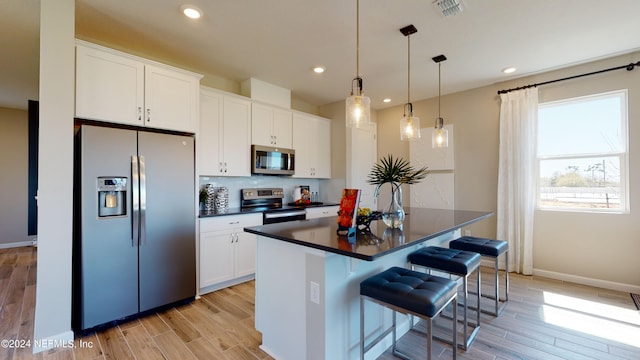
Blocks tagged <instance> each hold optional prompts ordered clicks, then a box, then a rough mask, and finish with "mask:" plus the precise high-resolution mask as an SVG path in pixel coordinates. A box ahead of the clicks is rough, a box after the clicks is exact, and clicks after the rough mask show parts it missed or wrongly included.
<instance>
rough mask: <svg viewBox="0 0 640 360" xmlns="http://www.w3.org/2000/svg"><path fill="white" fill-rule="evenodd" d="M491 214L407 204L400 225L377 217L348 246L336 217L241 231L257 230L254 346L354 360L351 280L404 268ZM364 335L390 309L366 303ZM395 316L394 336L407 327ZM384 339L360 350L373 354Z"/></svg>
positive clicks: (281, 354)
mask: <svg viewBox="0 0 640 360" xmlns="http://www.w3.org/2000/svg"><path fill="white" fill-rule="evenodd" d="M491 215H493V213H491V212H479V211H463V210H442V209H421V208H409V209H407V217H406V219H405V222H404V224H403V227H402V229H390V228H387V227H386V226H385V225H384V223H383V222H382V221H374V222H372V223H371V226H370V231H365V232H358V234H357V236H356V240H355V243H349V242H348V241H347V238H346V236H340V235H337V234H336V230H337V224H336V218H335V217H330V218H321V219H312V220H300V221H294V222H287V223H278V224H270V225H263V226H255V227H249V228H245V229H244V230H245V231H246V232H250V233H253V234H256V235H258V244H257V269H256V300H255V301H256V303H255V326H256V329H257V330H258V331H260V332H261V333H262V345H261V348H262V349H263V350H264V351H265V352H267V353H269V354H270V355H271V356H273V357H274V358H276V359H283V360H287V359H332V360H333V359H357V358H359V356H360V354H359V351H360V348H359V341H360V332H359V331H360V305H359V284H360V282H361V281H363V280H364V279H366V278H368V277H369V276H372V275H374V274H377V273H379V272H381V271H384V270H385V269H387V268H389V267H391V266H401V267H405V266H406V264H407V260H406V259H407V255H408V254H409V253H411V252H413V251H415V250H417V249H419V248H420V247H422V246H430V245H441V246H446V243H447V242H448V241H449V240H452V239H455V238H457V237H459V236H460V228H461V227H463V226H466V225H469V224H472V223H474V222H477V221H480V220H483V219H485V218H487V217H490V216H491ZM366 305H367V306H366V307H365V313H366V316H367V327H366V329H365V334H366V335H367V336H368V337H371V338H373V337H376V336H377V335H378V334H379V333H380V332H381V331H383V330H384V329H385V328H386V327H388V325H389V324H390V323H391V312H389V311H387V312H383V310H382V308H381V307H380V306H377V305H373V304H369V303H367V304H366ZM399 319H402V320H400V321H399V324H398V327H399V329H398V330H399V334H398V336H400V335H401V334H402V333H404V332H406V331H407V330H408V328H409V326H408V321H407V320H406V319H403V318H402V317H399ZM390 344H391V337H390V336H388V337H387V339H386V340H385V341H381V342H380V343H379V344H378V345H377V346H376V347H374V348H373V349H371V350H370V351H369V353H367V358H375V357H377V356H378V355H379V354H381V353H382V352H384V350H385V349H386V348H387V347H388V346H389V345H390Z"/></svg>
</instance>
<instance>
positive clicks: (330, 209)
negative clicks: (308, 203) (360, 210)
mask: <svg viewBox="0 0 640 360" xmlns="http://www.w3.org/2000/svg"><path fill="white" fill-rule="evenodd" d="M338 209H340V206H338V205H335V206H334V205H332V206H318V207H310V208H307V209H306V211H307V219H315V218H320V217H330V216H338Z"/></svg>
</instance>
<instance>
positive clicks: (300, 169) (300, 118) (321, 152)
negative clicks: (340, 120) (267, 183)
mask: <svg viewBox="0 0 640 360" xmlns="http://www.w3.org/2000/svg"><path fill="white" fill-rule="evenodd" d="M293 148H294V149H295V150H296V173H295V175H294V176H293V177H298V178H330V177H331V122H330V121H329V120H327V119H324V118H319V117H316V116H312V115H306V114H298V113H296V114H294V115H293Z"/></svg>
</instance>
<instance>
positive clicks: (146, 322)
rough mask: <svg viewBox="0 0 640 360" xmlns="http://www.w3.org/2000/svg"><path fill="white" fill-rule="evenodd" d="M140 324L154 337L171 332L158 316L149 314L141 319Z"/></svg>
mask: <svg viewBox="0 0 640 360" xmlns="http://www.w3.org/2000/svg"><path fill="white" fill-rule="evenodd" d="M140 323H141V324H142V326H144V328H145V329H146V330H147V332H148V333H149V335H151V336H152V337H153V336H156V335H160V334H162V333H164V332H167V331H170V330H171V329H170V328H169V325H167V324H166V323H165V322H164V321H162V319H161V318H160V316H159V315H158V314H149V315H147V316H145V317H143V318H141V319H140Z"/></svg>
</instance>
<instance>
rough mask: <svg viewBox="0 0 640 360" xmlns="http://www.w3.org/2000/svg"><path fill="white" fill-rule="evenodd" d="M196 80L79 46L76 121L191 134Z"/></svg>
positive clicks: (165, 68) (104, 50)
mask: <svg viewBox="0 0 640 360" xmlns="http://www.w3.org/2000/svg"><path fill="white" fill-rule="evenodd" d="M200 78H201V76H200V75H198V74H194V73H190V72H188V71H184V70H180V69H176V68H172V67H169V66H164V65H162V64H159V63H154V62H151V61H148V60H145V59H141V58H137V57H135V56H132V55H128V54H125V53H121V52H118V51H115V50H111V49H108V48H104V47H101V46H98V45H93V44H89V43H85V42H82V41H78V42H77V45H76V117H78V118H83V119H90V120H100V121H107V122H115V123H120V124H128V125H136V126H148V127H153V128H158V129H167V130H176V131H186V132H195V131H196V128H197V124H198V93H199V84H200Z"/></svg>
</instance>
